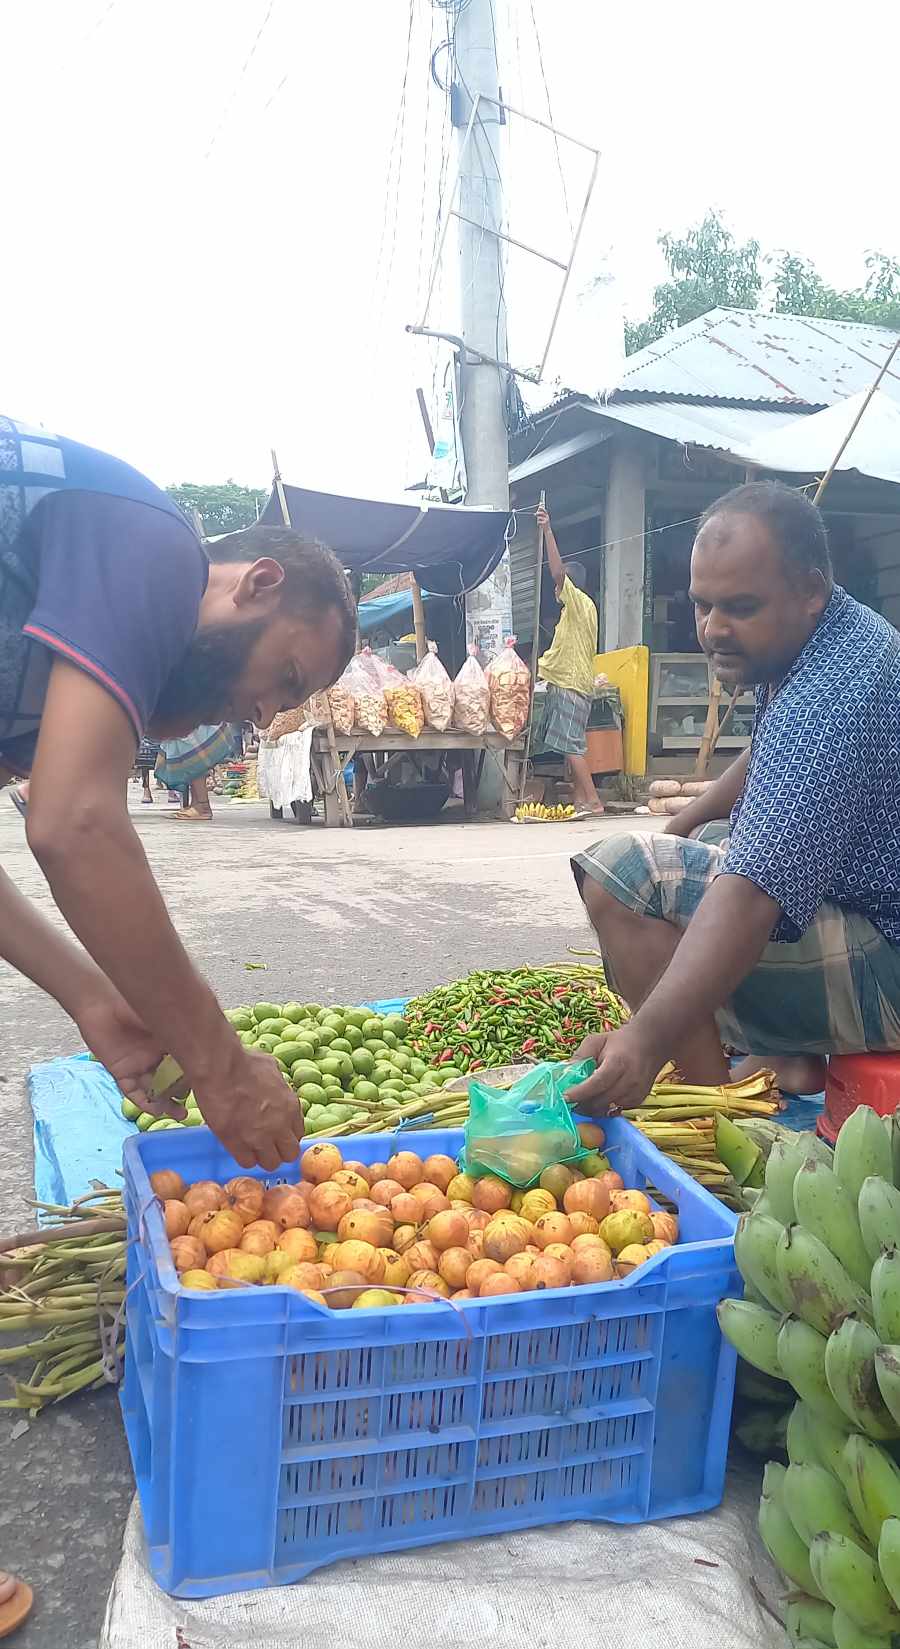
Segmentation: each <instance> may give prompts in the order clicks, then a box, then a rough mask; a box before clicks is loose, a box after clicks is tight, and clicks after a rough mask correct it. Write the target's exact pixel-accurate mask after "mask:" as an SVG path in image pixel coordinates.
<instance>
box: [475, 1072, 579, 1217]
mask: <svg viewBox="0 0 900 1649" xmlns="http://www.w3.org/2000/svg"><path fill="white" fill-rule="evenodd" d="M593 1069H594V1061H593V1060H592V1059H581V1060H579V1061H578V1063H577V1064H574V1063H572V1062H567V1063H563V1062H560V1061H549V1060H544V1061H543V1062H542V1063H541V1064H540V1065H535V1066H534V1067H533V1068H532V1069H531V1070H530V1071H529V1072H528V1074H527V1076H523V1077H521V1078H520V1079H519V1081H518V1082H515V1083H513V1086H512V1087H511V1088H506V1089H503V1088H489V1087H488V1086H487V1085H486V1084H484V1083H481V1082H479V1081H478V1080H477V1079H476V1078H474V1077H472V1078H470V1080H469V1120H468V1122H467V1123H466V1143H465V1149H464V1153H463V1166H464V1168H465V1170H466V1173H468V1174H475V1175H478V1174H479V1173H482V1174H483V1173H491V1174H496V1175H498V1177H499V1178H500V1179H504V1180H506V1182H507V1184H509V1185H516V1186H519V1187H525V1186H527V1185H532V1184H533V1183H534V1182H535V1180H538V1179H540V1177H541V1174H542V1173H543V1172H544V1169H545V1168H549V1167H551V1165H552V1164H553V1163H555V1162H574V1161H575V1160H576V1159H577V1158H578V1157H583V1156H586V1155H587V1154H588V1153H587V1152H586V1150H585V1149H584V1147H583V1146H582V1144H581V1140H580V1139H579V1137H578V1129H577V1128H576V1126H575V1122H574V1119H573V1117H572V1113H571V1111H570V1110H569V1107H568V1105H567V1104H566V1098H565V1096H566V1094H567V1093H568V1091H569V1089H570V1088H574V1086H575V1084H576V1083H577V1082H584V1080H585V1078H586V1077H588V1076H590V1074H591V1071H592V1070H593Z"/></svg>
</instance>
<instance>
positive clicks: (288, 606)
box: [205, 526, 358, 659]
mask: <svg viewBox="0 0 900 1649" xmlns="http://www.w3.org/2000/svg"><path fill="white" fill-rule="evenodd" d="M205 548H206V553H207V555H208V556H209V559H210V561H235V562H238V561H247V562H253V561H260V560H262V559H263V558H264V557H266V556H268V557H271V559H272V560H273V561H277V562H278V563H279V565H280V566H281V567H283V568H284V586H283V590H282V603H283V608H284V610H285V611H286V612H289V613H298V614H299V613H310V614H311V615H312V616H314V617H317V616H319V615H321V614H322V613H325V612H327V611H328V610H329V608H333V609H334V611H335V612H336V613H337V616H338V621H339V623H340V628H341V641H342V650H343V651H344V652H345V653H346V655H347V658H348V659H349V658H351V657H352V655H353V654H354V653H355V651H356V636H357V628H358V620H357V613H356V602H355V601H354V599H353V591H352V589H351V587H350V580H349V578H348V577H347V574H346V573H345V571H344V569H343V567H342V566H341V564H340V562H339V560H338V558H337V556H336V555H335V554H334V551H333V550H329V549H328V548H327V546H326V545H325V544H321V543H320V542H319V540H318V539H317V538H308V537H307V536H306V534H305V533H302V532H297V531H295V529H294V528H293V527H261V526H256V527H245V528H243V530H242V531H240V532H230V533H226V534H225V536H224V537H223V538H216V539H214V540H212V541H210V542H207V544H206V546H205Z"/></svg>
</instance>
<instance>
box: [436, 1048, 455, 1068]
mask: <svg viewBox="0 0 900 1649" xmlns="http://www.w3.org/2000/svg"><path fill="white" fill-rule="evenodd" d="M452 1058H453V1049H452V1048H445V1049H444V1051H443V1053H442V1054H439V1055H438V1064H439V1065H449V1063H450V1061H451V1059H452Z"/></svg>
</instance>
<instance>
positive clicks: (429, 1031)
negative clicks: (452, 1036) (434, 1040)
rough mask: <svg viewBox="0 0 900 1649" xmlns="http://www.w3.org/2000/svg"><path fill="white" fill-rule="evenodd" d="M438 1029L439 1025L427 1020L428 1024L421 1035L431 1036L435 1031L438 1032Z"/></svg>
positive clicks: (434, 1021) (432, 1020)
mask: <svg viewBox="0 0 900 1649" xmlns="http://www.w3.org/2000/svg"><path fill="white" fill-rule="evenodd" d="M440 1028H441V1027H440V1025H438V1024H437V1022H436V1020H434V1019H431V1020H429V1022H428V1024H427V1025H426V1026H425V1030H424V1032H423V1035H425V1036H433V1035H434V1033H435V1031H439V1030H440Z"/></svg>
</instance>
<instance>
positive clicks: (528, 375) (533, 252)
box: [406, 92, 600, 384]
mask: <svg viewBox="0 0 900 1649" xmlns="http://www.w3.org/2000/svg"><path fill="white" fill-rule="evenodd" d="M482 103H489V104H490V105H491V106H492V108H495V109H497V110H499V112H500V116H501V118H505V117H506V116H508V115H515V116H516V117H517V118H518V119H519V120H527V121H528V122H529V124H530V125H532V126H540V127H542V128H543V130H544V131H545V132H551V133H552V134H553V136H554V137H555V138H561V139H562V140H563V142H564V143H574V144H575V146H576V147H577V148H579V149H584V150H585V151H586V152H587V153H588V154H590V155H593V157H594V161H593V165H592V167H591V175H590V178H589V180H588V185H587V188H586V190H585V193H584V200H583V201H582V205H581V212H580V214H579V218H578V223H577V226H576V229H575V233H574V235H573V237H572V242H571V245H570V247H569V255H568V257H567V258H566V260H565V262H563V261H562V259H560V258H555V257H552V256H551V254H550V253H549V252H542V251H541V250H540V248H539V247H537V246H529V245H528V244H527V243H526V242H525V241H521V240H517V239H516V238H515V236H513V235H507V234H505V233H504V232H503V231H502V230H500V229H490V228H487V227H486V226H485V225H484V224H480V223H475V222H474V221H473V219H472V218H469V217H466V216H465V214H464V213H462V212H459V211H457V209H456V206H455V204H454V203H455V201H456V199H457V196H458V194H459V185H460V180H461V178H462V167H463V161H464V159H465V155H466V151H467V149H468V146H469V141H470V139H471V136H472V131H473V129H474V127H475V123H476V121H477V122H478V124H479V125H481V115H480V113H479V110H480V106H481V104H482ZM599 166H600V151H599V149H596V148H595V147H594V145H593V144H592V143H585V142H584V141H583V140H582V139H581V138H578V137H572V136H571V134H570V133H569V132H563V131H560V129H559V127H558V126H553V125H551V124H550V122H549V121H547V120H539V119H538V117H537V115H530V114H526V113H525V110H524V109H514V108H512V107H511V105H510V104H509V103H503V102H500V101H499V100H498V99H497V98H495V97H487V96H486V95H485V94H484V93H483V92H476V93H475V95H474V96H473V98H472V109H471V112H470V114H469V119H468V121H467V123H466V130H465V134H464V136H463V140H462V143H461V145H460V149H459V155H458V157H457V164H456V171H455V173H454V177H453V187H452V188H451V190H450V195H449V203H448V206H447V210H446V213H445V215H444V222H443V225H442V228H441V233H440V238H439V240H438V243H437V246H436V248H435V254H434V263H433V265H432V269H431V279H430V280H429V282H428V291H427V292H426V294H425V304H424V307H423V310H422V319H421V321H420V323H419V325H418V326H407V328H406V330H407V332H412V333H415V334H416V335H417V336H419V337H424V338H443V339H445V340H446V341H447V342H448V343H453V344H454V345H455V346H456V347H457V348H458V349H460V350H468V346H467V345H466V344H465V343H464V342H463V340H462V339H461V338H455V337H454V336H453V335H452V334H450V333H446V332H436V331H434V330H433V329H431V328H430V327H428V326H426V324H425V322H426V321H427V319H428V309H429V305H430V303H431V299H432V296H433V293H434V288H435V283H436V281H437V276H438V270H439V268H440V264H441V257H442V254H443V251H444V244H445V242H446V239H447V233H448V230H449V228H450V221H451V219H452V218H456V220H457V221H458V222H459V223H466V224H468V225H469V227H470V228H474V229H478V230H480V231H481V232H482V233H483V234H485V235H490V236H491V237H492V239H494V240H498V241H504V242H505V243H506V245H507V246H515V247H517V248H518V249H519V251H521V252H527V253H528V255H529V256H530V257H534V258H540V260H541V262H542V263H549V264H552V265H553V267H554V268H555V269H561V270H562V271H563V278H562V284H561V286H560V289H559V295H558V297H557V300H556V307H555V309H554V311H553V318H552V320H551V322H550V330H549V332H548V334H547V341H546V343H545V344H544V353H543V355H542V356H541V364H540V366H539V367H538V369H537V371H536V372H535V371H534V370H531V371H529V370H527V369H526V368H524V367H515V366H512V365H510V363H509V362H508V361H497V360H494V359H493V358H492V357H490V356H488V355H481V354H479V353H478V351H475V350H468V353H469V355H470V356H473V357H474V358H475V359H476V360H478V361H481V362H484V363H485V364H486V365H489V366H497V367H500V368H501V369H502V370H503V371H505V372H509V373H511V374H512V375H513V376H514V377H516V378H524V379H525V380H526V382H527V383H530V384H539V383H540V382H541V379H542V378H543V376H544V370H545V368H546V365H547V358H548V356H549V354H550V348H551V345H552V343H553V339H554V337H555V336H556V328H557V325H558V323H559V316H560V311H561V310H562V306H563V301H564V299H565V296H566V292H567V290H568V286H569V280H570V278H571V274H572V265H573V263H574V261H575V254H576V252H577V251H578V246H579V243H580V241H581V235H582V231H583V229H584V225H585V220H586V218H587V214H588V207H589V206H590V203H591V196H592V195H593V193H594V184H595V183H596V181H597V172H598V169H599Z"/></svg>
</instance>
